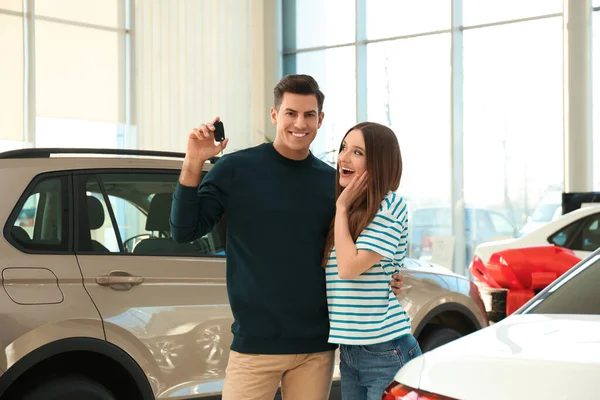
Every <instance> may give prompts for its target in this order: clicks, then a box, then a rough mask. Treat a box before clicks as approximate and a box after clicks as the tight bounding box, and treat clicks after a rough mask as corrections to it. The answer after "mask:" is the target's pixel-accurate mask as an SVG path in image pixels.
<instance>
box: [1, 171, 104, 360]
mask: <svg viewBox="0 0 600 400" xmlns="http://www.w3.org/2000/svg"><path fill="white" fill-rule="evenodd" d="M13 175H14V176H11V177H7V178H6V180H5V181H4V184H5V185H6V187H7V188H9V190H8V192H7V193H5V194H4V198H3V199H4V200H5V201H10V202H11V205H13V206H14V208H13V210H12V212H11V213H10V215H8V217H7V221H6V224H5V226H4V239H5V240H3V241H1V243H0V254H1V257H2V262H1V267H0V270H1V271H0V273H1V277H2V279H1V281H2V282H1V283H2V285H1V287H0V304H2V307H1V311H0V318H1V320H2V324H1V325H0V351H1V356H0V369H2V370H5V371H6V369H7V368H10V367H11V366H12V365H13V364H14V363H16V362H17V361H19V359H21V358H22V357H24V356H26V355H27V354H29V353H30V352H31V351H33V350H36V349H37V348H39V347H41V346H43V345H46V344H48V343H51V342H56V341H59V340H61V339H69V338H73V337H88V338H96V339H103V338H104V335H103V332H102V321H101V320H100V317H99V315H98V312H97V310H96V309H95V307H94V304H93V303H92V301H91V300H90V298H89V296H88V294H87V293H86V291H85V289H84V287H83V286H82V284H81V273H80V271H79V267H78V265H77V260H76V257H75V255H74V254H73V250H72V244H71V243H72V234H73V232H72V230H71V220H72V213H71V207H70V205H71V196H70V193H69V189H70V184H69V182H70V179H69V174H68V173H63V172H59V173H46V174H40V175H37V176H36V177H34V178H33V179H32V181H31V182H23V176H22V175H20V174H13ZM28 183H29V185H28ZM23 190H24V191H23Z"/></svg>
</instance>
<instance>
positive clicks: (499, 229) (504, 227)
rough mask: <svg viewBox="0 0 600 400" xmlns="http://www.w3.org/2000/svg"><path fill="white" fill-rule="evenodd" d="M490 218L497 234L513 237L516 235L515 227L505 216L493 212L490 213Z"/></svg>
mask: <svg viewBox="0 0 600 400" xmlns="http://www.w3.org/2000/svg"><path fill="white" fill-rule="evenodd" d="M489 216H490V220H491V221H492V224H493V226H494V230H495V231H496V233H500V234H503V235H513V234H514V233H515V229H514V227H513V226H512V225H511V223H510V222H508V219H506V218H505V217H504V216H503V215H500V214H496V213H493V212H491V213H489Z"/></svg>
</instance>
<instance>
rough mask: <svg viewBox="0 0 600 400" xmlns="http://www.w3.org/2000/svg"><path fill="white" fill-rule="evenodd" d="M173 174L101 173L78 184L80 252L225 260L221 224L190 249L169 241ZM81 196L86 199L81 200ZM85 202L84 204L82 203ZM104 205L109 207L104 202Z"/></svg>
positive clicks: (195, 242)
mask: <svg viewBox="0 0 600 400" xmlns="http://www.w3.org/2000/svg"><path fill="white" fill-rule="evenodd" d="M178 176H179V175H178V173H168V174H167V173H150V172H139V173H128V174H123V173H106V174H98V175H89V176H82V177H79V178H78V186H80V187H82V189H80V191H81V193H80V195H79V196H78V203H79V204H81V208H82V209H85V210H86V211H85V215H80V222H79V224H78V227H79V234H78V237H79V239H80V243H81V245H78V247H77V248H78V250H79V251H86V252H89V251H92V252H94V253H129V254H139V255H187V256H218V255H225V235H226V231H225V229H226V228H225V221H221V222H220V223H219V224H217V226H216V227H215V228H214V229H213V231H212V232H210V233H208V234H206V235H204V236H203V237H202V238H199V239H197V240H195V241H193V242H191V243H176V242H175V241H174V240H173V239H172V238H171V232H170V226H169V216H170V212H171V201H172V198H173V192H174V190H175V187H176V184H177V179H178ZM84 192H85V195H84ZM84 198H85V202H84V201H83V200H82V199H84ZM106 199H108V203H107V202H106Z"/></svg>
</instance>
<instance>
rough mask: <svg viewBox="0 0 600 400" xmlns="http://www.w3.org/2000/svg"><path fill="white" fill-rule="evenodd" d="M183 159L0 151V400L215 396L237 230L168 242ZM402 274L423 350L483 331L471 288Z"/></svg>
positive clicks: (429, 275)
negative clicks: (230, 236)
mask: <svg viewBox="0 0 600 400" xmlns="http://www.w3.org/2000/svg"><path fill="white" fill-rule="evenodd" d="M183 157H184V155H183V154H180V153H167V152H154V151H142V150H99V149H23V150H16V151H11V152H6V153H0V177H1V180H2V183H3V194H2V196H0V218H1V219H2V222H3V223H4V230H3V235H2V240H0V254H2V257H1V259H0V270H1V271H2V275H1V280H2V289H1V290H0V321H1V326H2V329H1V330H0V397H1V398H2V399H11V400H13V399H26V400H41V399H44V400H53V399H63V398H68V399H79V398H81V399H101V400H113V399H128V400H135V399H154V398H156V399H167V398H168V399H192V398H207V397H212V396H216V397H214V398H219V394H220V392H221V389H222V385H223V377H224V371H225V367H226V364H227V359H228V356H229V346H230V343H231V340H232V334H231V324H232V314H231V310H230V308H229V304H228V298H227V292H226V287H225V261H226V247H227V246H226V241H227V234H226V232H227V221H226V219H223V220H222V221H221V222H219V223H218V224H217V226H215V228H214V230H213V231H212V232H211V233H209V234H207V235H205V236H204V237H202V238H200V239H198V240H196V241H194V242H191V243H184V244H178V243H175V242H174V241H173V240H172V239H171V238H170V233H169V213H170V207H171V195H172V193H173V191H174V189H175V185H176V182H177V179H178V176H179V172H180V169H181V166H182V161H183ZM215 161H216V160H211V161H210V162H207V163H206V165H205V166H204V171H205V172H206V171H208V170H209V169H210V168H211V165H212V164H213V163H214V162H215ZM264 240H265V241H268V240H269V238H268V237H265V238H264ZM404 274H405V280H404V289H403V295H402V299H401V302H402V304H403V305H404V307H405V309H406V311H407V312H408V314H409V315H410V317H411V318H412V320H413V328H414V333H415V336H416V337H417V338H418V339H419V341H420V343H421V346H422V348H423V350H425V351H427V350H430V349H432V348H434V347H437V346H439V345H441V344H443V343H446V342H448V341H450V340H453V339H456V338H458V337H460V336H462V335H466V334H468V333H471V332H473V331H475V330H477V329H480V328H481V327H483V326H486V325H487V323H488V321H487V319H486V315H485V312H484V308H483V304H482V302H481V299H480V297H479V292H478V291H477V288H476V287H475V286H474V285H473V284H472V283H471V282H470V281H469V280H467V279H466V278H464V277H461V276H458V275H455V274H453V273H451V272H449V271H447V270H444V269H442V268H440V267H435V266H432V265H430V264H423V263H419V262H416V261H412V260H407V270H406V271H405V272H404ZM336 393H337V391H336V388H335V385H334V389H333V390H332V397H336V396H337V394H336Z"/></svg>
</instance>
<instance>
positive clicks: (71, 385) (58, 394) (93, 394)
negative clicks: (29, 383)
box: [22, 375, 116, 400]
mask: <svg viewBox="0 0 600 400" xmlns="http://www.w3.org/2000/svg"><path fill="white" fill-rule="evenodd" d="M22 400H116V397H115V396H114V395H113V394H112V393H111V392H110V391H109V390H108V389H107V388H106V387H104V386H103V385H101V384H100V383H98V382H96V381H94V380H92V379H89V378H86V377H83V376H77V375H70V376H65V377H62V378H58V379H48V380H45V381H41V382H40V383H39V384H36V385H34V387H33V389H31V390H30V391H29V392H27V393H26V394H25V395H24V396H23V397H22Z"/></svg>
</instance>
